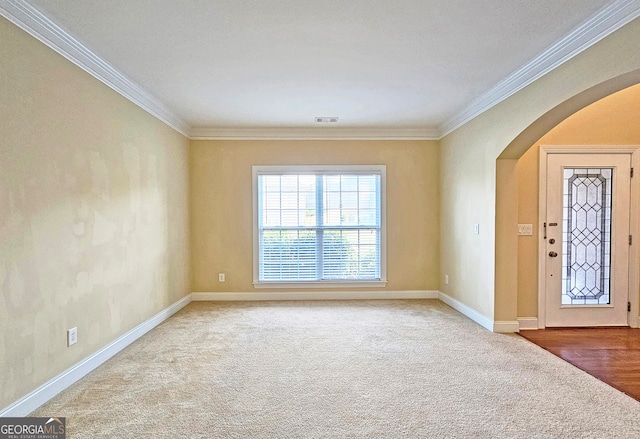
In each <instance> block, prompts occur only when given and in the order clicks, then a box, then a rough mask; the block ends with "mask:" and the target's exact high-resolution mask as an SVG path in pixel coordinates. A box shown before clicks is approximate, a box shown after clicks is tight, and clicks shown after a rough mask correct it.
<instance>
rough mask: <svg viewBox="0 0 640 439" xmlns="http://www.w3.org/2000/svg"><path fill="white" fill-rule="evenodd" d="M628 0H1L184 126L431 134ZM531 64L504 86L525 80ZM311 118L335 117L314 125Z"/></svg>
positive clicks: (219, 130) (457, 119)
mask: <svg viewBox="0 0 640 439" xmlns="http://www.w3.org/2000/svg"><path fill="white" fill-rule="evenodd" d="M634 2H635V3H636V5H635V9H640V8H639V7H638V3H639V2H637V0H632V1H631V2H629V1H628V0H627V1H624V0H622V1H621V0H616V1H613V2H612V1H611V0H535V1H532V0H341V1H336V0H321V1H310V0H183V1H175V0H108V1H105V0H30V1H21V0H1V1H0V6H5V8H6V6H7V3H16V4H21V3H22V4H24V5H26V6H24V5H23V6H24V8H27V9H28V7H29V6H33V7H35V8H36V9H37V11H39V12H41V13H42V14H44V16H46V18H48V19H50V20H51V21H53V22H54V23H56V24H57V25H59V26H60V27H61V28H62V30H61V32H62V33H68V34H69V35H70V36H71V37H72V38H73V39H75V40H77V41H78V42H80V43H81V44H82V45H83V46H85V47H86V48H87V49H88V51H90V52H89V53H91V52H92V53H93V54H96V55H98V56H99V57H100V58H102V60H104V61H105V62H106V64H107V65H108V66H110V67H113V69H114V70H115V71H116V73H118V72H119V73H121V74H123V75H124V76H125V77H126V78H128V80H127V81H129V82H130V83H132V84H133V86H134V87H137V86H139V87H140V88H141V89H143V92H145V91H146V92H148V94H149V95H151V99H152V100H156V101H157V102H156V103H157V105H159V106H160V107H162V108H164V109H165V110H166V111H167V112H168V113H169V114H170V115H171V117H172V118H173V119H174V120H177V121H178V123H177V124H178V125H181V126H182V127H185V129H184V130H186V131H187V134H191V135H192V136H194V133H204V134H206V133H209V134H211V135H212V136H213V137H215V133H218V134H220V133H230V132H235V133H241V132H243V131H244V132H252V131H251V130H253V132H257V131H256V130H262V132H268V130H273V132H276V131H275V130H278V131H277V132H280V133H284V132H285V131H286V130H287V129H293V130H295V129H298V130H300V129H306V130H308V129H313V128H316V130H317V129H322V130H323V133H328V131H327V130H330V129H335V128H338V129H343V130H344V129H347V130H361V131H362V130H365V131H366V130H371V132H376V130H378V132H379V131H380V130H387V132H394V131H395V132H397V133H401V132H402V131H403V130H404V131H406V132H414V133H422V136H423V137H429V135H431V136H434V137H437V136H438V135H442V134H443V133H444V132H446V131H447V130H448V129H449V130H450V129H451V128H452V127H455V125H456V124H458V125H459V123H461V122H464V121H465V120H467V119H469V118H470V117H472V116H474V115H475V114H477V113H478V112H480V111H482V108H484V107H486V106H487V105H490V104H487V103H488V102H489V101H490V100H491V99H493V100H495V96H498V95H499V94H500V93H502V95H504V94H505V93H506V94H508V93H509V91H510V90H509V88H506V89H504V90H503V91H501V92H500V93H497V94H496V90H497V88H500V86H501V85H504V84H505V83H508V82H513V79H514V78H516V79H517V78H518V75H520V76H522V73H523V72H524V71H527V69H529V70H532V68H531V66H538V67H537V68H538V70H540V69H542V68H543V67H544V68H547V67H549V66H547V65H543V64H541V63H540V60H541V59H544V58H548V57H549V56H548V54H549V53H551V52H549V51H547V49H549V48H554V49H557V48H558V47H560V46H559V45H556V46H554V44H556V43H558V42H566V41H569V40H570V38H565V37H567V36H569V37H573V36H575V35H576V34H577V33H576V32H574V31H575V30H576V28H578V27H579V26H581V25H582V28H580V29H585V26H588V27H595V26H597V25H599V23H600V22H602V21H603V20H605V19H609V20H611V18H610V16H611V14H612V12H611V11H612V10H614V9H615V8H616V7H617V8H618V9H620V7H622V6H624V4H626V5H627V6H626V7H627V9H628V7H629V6H628V4H629V3H634ZM605 7H608V9H607V8H605ZM24 8H23V9H24ZM603 8H604V9H603ZM0 9H2V8H0ZM5 15H6V14H5ZM43 19H44V18H43ZM13 21H14V22H15V21H16V20H13ZM45 21H46V20H45ZM627 21H628V19H627ZM23 27H25V26H23ZM601 37H602V36H600V38H601ZM563 38H564V39H563ZM589 44H591V42H589ZM576 47H577V46H576ZM545 51H546V52H545ZM532 61H533V63H532ZM552 61H553V60H552ZM551 67H553V66H551ZM533 73H536V72H533ZM533 73H531V74H533ZM538 73H539V72H538ZM531 74H529V76H528V77H527V76H526V75H525V76H522V79H518V81H516V85H515V86H509V87H511V88H514V87H516V88H517V86H518V85H520V86H522V85H525V84H526V80H528V79H531ZM533 79H535V78H533ZM501 81H502V82H501ZM496 87H497V88H496ZM115 88H116V89H117V87H115ZM503 88H504V87H503ZM511 91H515V88H514V90H511ZM492 93H493V94H492ZM494 95H495V96H494ZM483 100H484V101H487V102H481V101H483ZM474 105H475V107H477V109H474ZM315 116H337V117H339V118H340V119H339V122H338V123H337V124H333V125H331V126H327V125H326V124H325V125H323V126H321V127H319V124H317V123H316V122H315V121H314V117H315ZM412 130H413V131H412ZM354 132H355V131H354ZM429 133H431V134H429ZM434 133H435V135H434ZM399 136H400V137H402V135H401V134H399ZM196 137H197V135H196Z"/></svg>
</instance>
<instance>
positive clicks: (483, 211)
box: [440, 19, 640, 322]
mask: <svg viewBox="0 0 640 439" xmlns="http://www.w3.org/2000/svg"><path fill="white" fill-rule="evenodd" d="M639 43H640V19H636V20H634V21H632V22H631V23H629V24H627V25H626V26H624V27H623V28H621V29H620V30H618V31H617V32H615V33H613V34H611V35H610V36H608V37H607V38H605V39H604V40H602V41H600V42H599V43H597V44H596V45H594V46H592V47H591V48H589V49H587V50H586V51H584V52H582V53H581V54H580V55H578V56H576V57H575V58H573V59H571V60H570V61H568V62H566V63H565V64H563V65H562V66H560V67H558V68H557V69H555V70H553V71H552V72H550V73H549V74H547V75H545V76H544V77H542V78H540V79H538V80H537V81H535V82H533V83H532V84H530V85H529V86H527V87H525V88H524V89H522V90H521V91H519V92H518V93H516V94H514V95H513V96H511V97H510V98H508V99H506V100H504V101H503V102H501V103H500V104H498V105H496V106H494V107H493V108H491V109H490V110H488V111H486V112H485V113H483V114H482V115H480V116H478V117H476V118H475V119H473V120H472V121H470V122H468V123H467V124H465V125H464V126H462V127H460V128H458V129H456V130H455V131H453V132H452V133H451V134H449V135H447V136H446V137H445V138H444V139H442V141H441V188H442V193H441V197H440V199H441V208H440V212H441V220H440V224H441V227H440V229H441V239H440V266H441V283H440V289H441V290H442V291H443V292H445V293H446V294H448V295H449V296H451V297H453V298H454V299H456V300H458V301H460V302H462V303H463V304H464V305H466V306H468V307H470V308H472V309H474V310H476V311H477V312H479V313H481V314H483V315H485V316H486V317H487V318H489V319H492V320H495V321H511V322H513V321H515V320H516V318H517V315H516V312H517V311H516V310H517V306H515V305H514V304H515V303H517V291H516V288H514V285H513V280H512V273H513V272H517V270H518V260H517V258H513V260H507V261H505V260H504V258H503V259H502V260H501V261H500V265H497V264H496V243H499V244H500V246H504V247H506V248H513V245H514V244H513V242H514V241H517V239H518V237H517V234H516V233H517V230H516V229H515V228H514V227H513V226H515V224H511V226H509V223H510V221H513V215H512V211H511V207H510V203H509V202H508V200H505V201H507V202H502V203H499V204H498V203H497V202H496V187H497V185H500V184H503V183H502V181H501V180H498V177H499V175H498V172H497V159H498V157H501V158H505V159H518V158H519V157H520V156H521V155H522V154H523V153H524V151H525V150H526V149H527V148H528V147H529V146H530V145H531V143H529V144H528V145H527V146H525V147H523V146H522V144H518V143H517V142H514V140H516V139H517V138H518V136H519V135H520V134H521V133H523V132H524V131H525V130H527V129H528V128H529V127H531V126H534V127H536V130H540V134H538V135H537V137H534V140H535V139H536V138H539V137H540V136H541V135H542V134H543V133H544V132H546V131H548V130H549V129H551V128H552V127H553V126H555V125H557V123H558V122H559V120H556V119H555V118H556V117H558V114H560V113H561V111H567V107H566V106H562V105H561V104H562V103H564V102H570V104H571V105H573V106H574V107H575V108H573V109H572V108H569V110H572V111H571V112H575V111H576V110H577V109H579V106H580V105H582V106H585V105H588V104H589V103H590V102H585V101H584V100H579V99H577V100H576V99H572V98H574V97H575V96H578V95H581V94H582V93H583V92H588V91H589V90H592V88H594V89H593V90H595V91H597V87H596V86H598V85H599V84H601V83H604V82H606V81H609V80H611V79H612V78H616V77H618V76H620V75H625V74H632V72H636V71H638V69H640V51H638V50H637V48H638V44H639ZM634 74H635V73H634ZM614 85H615V84H614ZM593 90H592V91H593ZM595 91H593V92H594V93H595ZM585 96H586V95H585ZM554 110H557V111H554ZM512 142H514V143H512ZM505 175H506V176H507V178H509V173H508V172H506V173H505ZM503 195H505V194H503ZM507 195H508V194H507ZM513 201H514V202H517V199H516V200H513ZM505 209H506V210H505ZM496 217H499V218H502V220H501V221H496ZM509 218H511V220H509ZM474 223H479V224H480V234H479V235H476V234H474V233H473V224H474ZM498 224H501V227H500V228H496V226H497V225H498ZM505 224H507V226H506V227H505V226H504V225H505ZM496 234H498V235H500V237H498V238H497V237H496ZM515 245H516V246H517V243H516V244H515ZM444 274H448V275H449V279H450V282H449V284H448V285H446V284H445V283H444V282H443V281H442V278H443V276H444ZM505 277H506V279H505ZM496 278H498V279H497V280H496ZM509 278H511V280H510V279H509ZM503 286H506V287H507V288H510V289H509V290H507V291H501V290H497V288H502V287H503ZM509 286H510V287H509ZM496 298H497V299H498V300H496Z"/></svg>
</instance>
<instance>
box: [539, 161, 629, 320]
mask: <svg viewBox="0 0 640 439" xmlns="http://www.w3.org/2000/svg"><path fill="white" fill-rule="evenodd" d="M546 169H547V193H546V203H547V208H546V212H547V216H546V221H545V225H543V227H545V246H544V247H543V249H544V251H545V261H546V266H545V275H546V279H545V308H546V309H545V314H546V315H545V319H546V326H551V327H553V326H626V325H628V324H629V321H628V314H627V304H628V302H629V239H630V231H629V230H630V226H629V214H630V188H631V154H555V153H551V154H548V155H547V163H546Z"/></svg>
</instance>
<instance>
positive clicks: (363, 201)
mask: <svg viewBox="0 0 640 439" xmlns="http://www.w3.org/2000/svg"><path fill="white" fill-rule="evenodd" d="M253 194H254V195H253V203H254V204H253V208H254V285H255V286H256V287H265V288H273V287H287V286H288V287H305V286H309V287H317V286H327V287H343V286H384V285H385V284H386V273H385V265H386V264H385V209H384V201H385V196H384V194H385V166H254V167H253Z"/></svg>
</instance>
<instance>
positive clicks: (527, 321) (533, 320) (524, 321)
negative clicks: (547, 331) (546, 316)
mask: <svg viewBox="0 0 640 439" xmlns="http://www.w3.org/2000/svg"><path fill="white" fill-rule="evenodd" d="M518 324H519V326H520V329H522V330H531V329H539V327H538V318H537V317H518Z"/></svg>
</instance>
